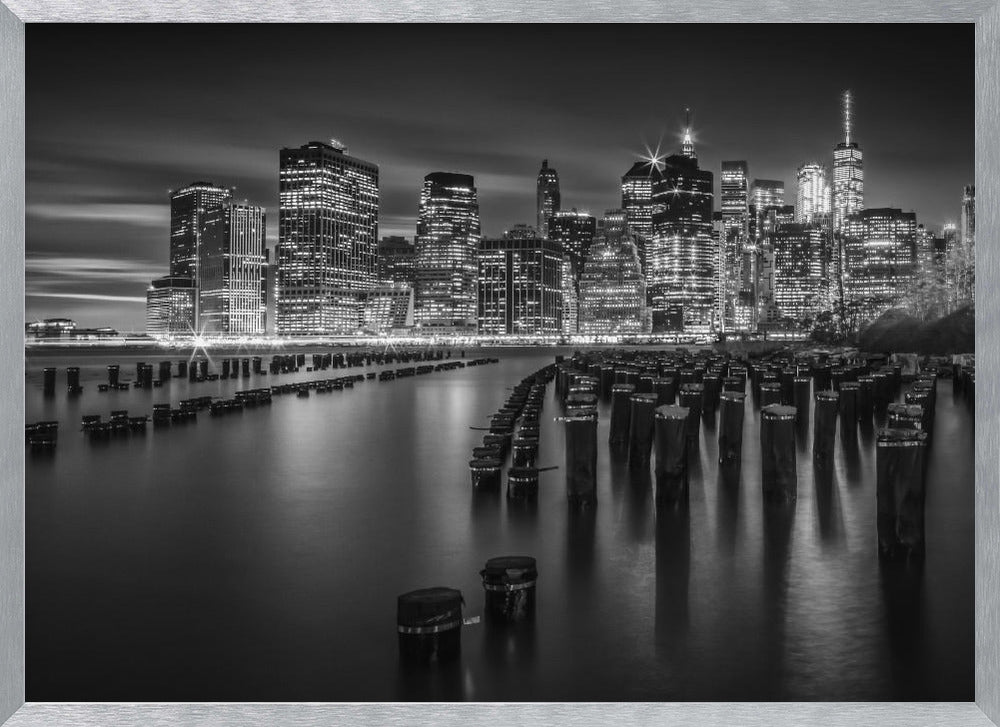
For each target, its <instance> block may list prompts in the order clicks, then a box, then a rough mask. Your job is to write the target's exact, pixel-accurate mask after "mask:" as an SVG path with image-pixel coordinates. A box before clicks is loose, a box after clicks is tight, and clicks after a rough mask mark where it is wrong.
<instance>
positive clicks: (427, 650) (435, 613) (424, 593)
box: [396, 555, 538, 667]
mask: <svg viewBox="0 0 1000 727" xmlns="http://www.w3.org/2000/svg"><path fill="white" fill-rule="evenodd" d="M479 576H480V578H481V579H482V584H483V615H484V620H485V625H486V628H487V629H488V630H491V631H495V632H500V631H502V632H504V633H506V634H508V635H510V636H512V637H513V638H518V637H519V636H522V635H523V636H528V635H530V629H531V628H532V627H533V625H534V620H535V603H536V598H537V596H536V592H537V584H538V567H537V565H536V563H535V559H534V558H532V557H530V556H526V555H504V556H499V557H496V558H490V559H489V560H487V561H486V565H485V566H484V567H483V569H482V570H481V571H479ZM464 605H465V599H464V598H463V596H462V592H461V591H460V590H459V589H457V588H449V587H444V586H435V587H432V588H422V589H420V590H417V591H410V592H408V593H404V594H402V595H400V596H399V597H398V598H397V599H396V632H397V634H398V639H399V656H400V661H401V662H402V663H403V664H404V665H407V666H418V667H426V666H430V665H434V664H447V663H450V662H454V661H456V660H457V659H458V658H459V656H460V655H461V646H462V627H463V625H465V623H466V620H465V619H464V618H463V615H462V608H463V606H464Z"/></svg>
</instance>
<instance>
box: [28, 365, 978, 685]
mask: <svg viewBox="0 0 1000 727" xmlns="http://www.w3.org/2000/svg"><path fill="white" fill-rule="evenodd" d="M557 352H559V351H556V350H554V349H544V350H537V349H536V350H499V351H495V352H493V355H497V356H499V357H500V358H501V359H502V360H501V363H500V364H499V365H493V366H483V367H478V368H467V369H460V370H457V371H451V372H439V373H434V374H430V375H427V376H421V377H416V378H411V379H404V380H398V381H394V382H387V383H382V384H379V383H377V382H365V383H364V384H359V385H357V387H356V388H355V389H354V390H345V391H343V392H333V393H329V394H322V395H317V394H315V393H313V395H312V396H311V397H310V398H308V399H298V398H296V397H295V396H294V395H292V396H289V395H286V396H282V397H275V400H274V403H273V404H272V405H271V406H270V408H260V409H256V410H247V411H245V412H243V413H237V414H230V415H227V416H224V417H218V418H215V417H210V416H209V415H208V413H207V412H202V413H200V414H199V416H198V421H197V423H195V424H189V425H186V426H175V427H173V428H171V429H167V430H152V429H150V430H149V432H148V433H147V434H146V435H145V436H143V435H137V436H132V437H125V438H124V439H114V440H112V441H111V442H109V443H107V444H102V445H96V446H95V445H92V444H90V443H89V442H88V441H87V440H86V439H84V436H83V435H82V434H81V433H80V432H79V431H78V429H79V421H80V417H81V415H82V414H88V413H101V414H103V415H104V416H105V418H106V417H107V415H108V413H109V411H110V410H111V409H118V408H122V409H128V410H129V411H130V413H133V414H139V413H149V412H151V410H152V404H153V403H154V402H161V401H167V400H169V401H171V402H173V403H174V404H175V405H176V403H177V401H178V400H179V399H182V398H186V397H188V396H196V395H204V394H212V395H227V396H228V395H231V392H233V391H235V390H237V389H241V388H245V387H246V386H247V382H245V381H244V380H242V379H236V380H228V381H224V382H213V383H202V384H188V382H187V381H180V380H177V379H174V380H172V381H171V383H170V385H169V387H164V388H163V389H154V390H152V391H143V390H135V389H133V390H130V391H128V392H112V393H104V394H100V393H98V392H97V386H96V384H97V382H98V381H103V380H105V378H106V375H105V372H104V364H106V363H121V364H122V367H123V376H127V377H129V378H134V362H135V361H136V360H137V358H142V359H143V360H147V361H151V362H155V361H156V360H158V359H157V358H154V357H150V356H145V357H134V356H128V357H126V356H124V355H116V354H112V355H110V356H107V357H104V358H102V357H98V356H93V355H89V356H84V355H83V354H79V355H71V356H69V357H68V358H60V359H52V358H40V357H32V358H29V359H28V362H27V366H28V374H27V377H26V392H27V394H26V397H27V400H26V406H27V419H28V421H29V422H33V421H37V420H40V419H58V420H59V421H60V433H59V444H58V448H57V452H56V454H55V455H54V456H53V457H51V458H45V457H42V458H39V457H36V456H32V455H30V454H29V455H28V457H27V460H28V462H27V476H26V485H25V486H26V490H27V524H26V525H27V582H26V595H27V699H28V701H49V700H53V701H56V700H58V701H76V700H80V701H91V700H94V701H104V700H114V701H145V700H156V701H161V700H162V701H172V700H185V701H186V700H192V701H216V700H219V701H286V700H287V701H313V700H316V701H395V700H423V699H431V700H461V699H467V700H479V701H494V700H497V701H504V700H509V701H528V700H546V701H563V700H565V701H571V700H584V701H599V700H614V701H627V700H727V701H735V700H774V699H777V700H814V699H822V700H972V699H973V603H974V595H973V557H974V546H973V544H974V533H973V486H974V485H973V483H974V480H973V449H974V444H973V422H972V420H971V418H970V416H969V413H968V410H967V409H966V407H965V405H964V403H963V402H962V401H961V400H955V399H954V398H953V396H952V389H951V384H950V382H948V381H945V380H942V381H941V382H939V395H938V403H937V422H936V428H935V435H934V442H933V446H932V448H931V454H930V462H929V466H928V471H927V480H928V483H927V490H928V496H927V550H928V552H927V558H926V563H925V564H924V566H923V567H922V568H920V569H911V570H909V571H901V570H896V569H893V570H886V569H884V568H881V567H880V566H879V561H878V558H877V556H876V539H875V512H874V511H875V451H874V441H873V436H872V434H871V432H865V431H859V434H858V437H857V440H856V441H851V442H843V441H841V439H840V435H839V434H838V442H837V462H836V471H835V476H834V481H833V483H832V485H831V486H830V487H823V486H817V485H816V484H815V483H814V480H813V469H812V458H811V455H810V454H809V451H810V450H809V447H810V443H809V442H808V441H804V442H802V443H801V447H800V450H799V457H798V469H799V488H798V489H799V499H798V502H797V504H796V505H795V507H794V508H793V509H792V510H791V511H784V510H781V509H777V510H775V509H774V508H769V507H765V506H764V504H763V502H762V500H761V495H760V489H761V488H760V462H759V447H758V444H757V443H758V427H757V417H758V415H757V413H756V411H755V410H753V409H752V402H751V401H750V399H749V398H748V403H747V406H748V410H747V416H746V423H745V430H744V435H743V437H744V454H743V470H742V479H741V481H740V482H739V483H738V484H735V485H734V484H732V483H730V484H726V483H723V482H720V481H719V478H718V475H717V467H716V465H715V462H716V461H717V456H716V453H717V443H716V436H717V433H716V431H715V430H714V428H710V427H706V428H703V431H702V440H701V445H700V451H699V452H698V454H697V456H696V457H695V459H694V461H693V463H692V468H693V472H692V484H691V499H690V505H689V508H688V511H687V512H686V513H669V514H661V515H659V516H658V515H657V513H656V511H655V508H654V506H653V499H652V488H651V484H650V482H649V478H648V475H647V476H646V477H641V476H640V477H638V478H636V477H632V476H630V474H629V471H628V468H627V466H626V465H625V463H624V462H618V461H613V460H612V458H611V456H610V453H609V451H608V449H607V444H606V442H607V432H608V429H607V428H608V412H607V409H606V408H604V406H603V405H602V410H601V416H602V418H601V420H600V424H599V433H598V437H599V442H600V443H601V446H600V455H599V468H600V478H599V482H598V497H599V503H598V505H597V507H596V511H593V512H590V513H582V514H579V513H578V514H573V513H571V512H570V511H569V509H568V508H567V504H566V500H565V488H564V480H563V471H562V470H561V469H560V470H556V471H554V472H548V473H545V474H543V475H542V480H541V486H540V492H539V496H538V502H537V506H535V507H533V508H530V509H524V508H522V507H508V506H507V503H506V501H505V498H504V496H503V494H500V495H499V496H486V497H480V496H475V497H474V496H473V492H472V490H471V486H470V482H469V474H468V468H467V462H468V460H469V458H470V456H471V449H472V447H473V446H475V445H476V444H478V442H479V440H480V437H481V434H482V432H476V431H472V430H470V429H469V426H470V425H484V424H485V423H486V421H487V417H488V416H489V415H490V414H491V413H493V412H494V411H495V410H496V409H497V408H498V407H499V405H500V404H501V403H502V402H503V401H504V400H505V398H506V396H507V393H508V392H507V390H506V389H507V387H509V386H511V385H512V384H513V383H515V382H516V381H518V380H520V378H522V377H523V376H525V375H527V374H528V373H530V372H532V371H534V370H535V369H537V368H539V367H540V366H542V365H544V364H546V363H549V362H551V361H552V356H553V354H554V353H557ZM472 354H473V352H472V351H470V352H469V355H470V356H471V355H472ZM476 355H480V352H476ZM173 358H174V360H177V356H176V355H174V356H173ZM72 363H78V364H80V365H82V366H83V367H84V368H83V371H82V374H83V375H82V381H83V384H84V385H85V387H86V389H85V392H84V394H83V396H82V397H80V398H79V399H75V400H74V399H67V397H66V396H65V395H64V394H62V393H59V394H57V396H56V397H55V398H54V399H51V400H44V399H43V397H42V393H41V375H40V371H41V368H42V367H43V366H46V365H58V366H59V367H60V371H59V379H58V389H57V390H58V391H59V392H62V391H64V371H63V368H64V367H65V366H66V365H69V364H72ZM354 371H357V369H355V370H354ZM336 374H337V372H333V374H332V375H336ZM326 376H327V374H325V373H316V374H310V373H306V372H305V370H304V369H303V370H302V372H301V373H299V374H297V375H291V376H267V377H262V378H260V379H256V378H255V379H252V380H251V382H250V384H249V385H250V386H257V385H267V384H269V383H276V382H279V381H292V380H306V379H310V378H324V377H326ZM558 413H559V412H558V406H557V402H556V400H555V399H554V393H553V387H552V386H551V385H550V388H549V392H548V397H547V400H546V407H545V409H544V410H543V423H542V429H541V456H540V464H542V465H545V464H558V465H561V464H562V454H563V434H562V431H561V428H560V427H561V425H559V424H558V423H556V422H554V421H553V420H552V418H553V417H554V416H556V415H557V414H558ZM505 554H527V555H533V556H535V557H536V558H537V560H538V570H539V582H538V611H537V618H536V624H535V628H534V630H533V632H528V633H522V634H520V635H519V636H518V637H517V638H512V637H508V636H498V635H496V634H495V633H493V632H492V631H490V630H489V629H488V628H487V627H486V625H485V624H478V625H472V626H466V627H465V628H463V631H462V658H461V661H460V663H459V664H457V665H455V666H454V667H451V668H447V669H434V670H430V671H426V672H418V673H411V672H405V671H403V670H401V669H400V667H399V665H398V658H397V643H396V638H397V637H396V621H395V616H396V613H395V609H396V596H397V595H398V594H400V593H403V592H406V591H409V590H412V589H415V588H421V587H425V586H432V585H445V586H452V587H456V588H460V589H461V590H462V591H463V593H464V595H465V600H466V609H465V615H466V617H468V616H474V615H478V614H480V613H481V610H482V604H483V591H482V586H481V583H480V578H479V575H478V572H479V570H480V569H481V568H482V567H483V564H484V563H485V561H486V560H487V559H488V558H490V557H493V556H497V555H505Z"/></svg>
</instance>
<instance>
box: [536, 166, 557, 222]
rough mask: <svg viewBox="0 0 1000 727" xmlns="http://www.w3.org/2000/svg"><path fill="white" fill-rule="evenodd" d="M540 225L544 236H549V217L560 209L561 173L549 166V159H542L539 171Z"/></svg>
mask: <svg viewBox="0 0 1000 727" xmlns="http://www.w3.org/2000/svg"><path fill="white" fill-rule="evenodd" d="M535 201H536V206H537V208H538V209H537V212H538V225H537V227H536V229H537V230H538V233H539V234H540V235H541V236H542V237H548V236H549V218H550V217H552V215H554V214H555V213H556V212H558V211H559V173H558V172H556V170H555V169H553V168H552V167H550V166H549V160H548V159H543V160H542V168H541V169H540V170H539V172H538V183H537V193H536V199H535Z"/></svg>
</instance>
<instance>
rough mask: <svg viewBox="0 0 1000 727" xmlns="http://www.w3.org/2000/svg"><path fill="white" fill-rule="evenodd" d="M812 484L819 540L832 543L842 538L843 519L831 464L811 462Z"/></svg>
mask: <svg viewBox="0 0 1000 727" xmlns="http://www.w3.org/2000/svg"><path fill="white" fill-rule="evenodd" d="M813 483H814V486H815V496H816V523H817V525H818V526H819V536H820V540H822V541H823V542H824V543H828V544H829V543H833V542H836V541H838V540H840V539H842V538H843V536H844V522H843V520H844V517H843V513H842V512H841V510H840V498H839V495H838V492H837V474H836V472H835V471H834V468H833V462H832V461H827V462H824V463H820V462H813Z"/></svg>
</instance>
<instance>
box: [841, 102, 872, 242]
mask: <svg viewBox="0 0 1000 727" xmlns="http://www.w3.org/2000/svg"><path fill="white" fill-rule="evenodd" d="M852 103H853V98H852V97H851V92H850V91H845V92H844V95H843V114H844V140H843V141H842V142H840V143H839V144H837V146H836V147H835V148H834V150H833V229H834V231H835V232H840V231H841V229H842V228H843V226H844V221H845V220H846V219H847V217H848V215H853V214H854V213H855V212H859V211H860V210H863V209H864V207H865V173H864V164H863V162H862V155H861V147H859V146H858V143H857V142H856V141H852V139H851V132H852V131H853V122H854V118H853V114H852V112H853V108H852Z"/></svg>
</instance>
